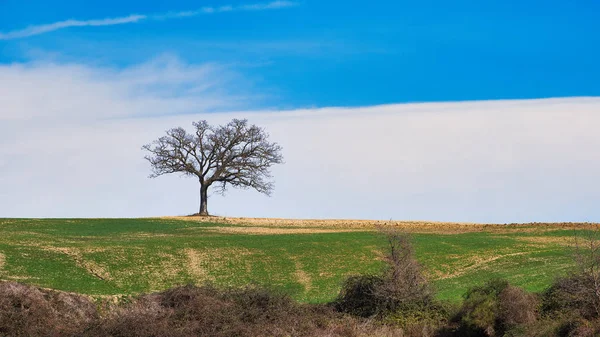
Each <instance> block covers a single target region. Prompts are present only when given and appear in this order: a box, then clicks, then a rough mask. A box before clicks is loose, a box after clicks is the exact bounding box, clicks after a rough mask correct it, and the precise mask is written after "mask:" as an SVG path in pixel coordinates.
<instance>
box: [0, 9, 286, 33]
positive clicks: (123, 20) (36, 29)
mask: <svg viewBox="0 0 600 337" xmlns="http://www.w3.org/2000/svg"><path fill="white" fill-rule="evenodd" d="M296 5H297V3H295V2H291V1H273V2H269V3H259V4H248V5H240V6H219V7H203V8H201V9H198V10H191V11H180V12H169V13H163V14H155V15H146V14H131V15H128V16H123V17H116V18H105V19H94V20H75V19H69V20H64V21H58V22H53V23H49V24H43V25H33V26H29V27H27V28H24V29H19V30H13V31H9V32H5V33H3V32H0V40H13V39H21V38H26V37H30V36H34V35H40V34H44V33H49V32H53V31H56V30H60V29H65V28H70V27H98V26H114V25H123V24H131V23H138V22H141V21H144V20H166V19H176V18H186V17H194V16H198V15H202V14H215V13H225V12H234V11H262V10H270V9H280V8H286V7H292V6H296Z"/></svg>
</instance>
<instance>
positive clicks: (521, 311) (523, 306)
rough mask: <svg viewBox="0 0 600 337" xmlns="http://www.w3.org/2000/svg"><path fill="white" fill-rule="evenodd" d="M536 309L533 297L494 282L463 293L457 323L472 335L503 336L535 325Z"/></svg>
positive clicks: (535, 301)
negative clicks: (511, 331) (521, 326)
mask: <svg viewBox="0 0 600 337" xmlns="http://www.w3.org/2000/svg"><path fill="white" fill-rule="evenodd" d="M538 306H539V305H538V300H537V298H536V297H535V296H534V295H532V294H529V293H527V292H525V291H524V290H522V289H520V288H517V287H513V286H511V285H509V283H508V282H507V281H505V280H499V279H495V280H491V281H488V282H487V283H486V284H485V285H484V286H480V287H474V288H471V289H470V290H469V291H468V292H467V293H466V295H465V300H464V302H463V307H462V309H461V312H460V321H461V324H462V325H463V329H464V330H470V332H469V333H470V334H471V335H487V336H502V335H503V334H504V333H505V332H506V331H508V330H510V329H514V328H516V327H517V326H520V325H525V324H531V323H533V322H535V320H536V319H537V315H538Z"/></svg>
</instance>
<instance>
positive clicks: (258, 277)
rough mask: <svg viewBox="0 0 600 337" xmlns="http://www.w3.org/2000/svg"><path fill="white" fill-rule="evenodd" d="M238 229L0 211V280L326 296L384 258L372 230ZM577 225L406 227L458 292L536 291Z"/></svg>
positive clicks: (440, 285) (561, 260)
mask: <svg viewBox="0 0 600 337" xmlns="http://www.w3.org/2000/svg"><path fill="white" fill-rule="evenodd" d="M228 227H231V228H230V229H235V231H234V230H228ZM249 228H250V229H251V227H249ZM240 229H241V230H240ZM244 229H245V228H244V227H243V226H240V225H235V226H234V225H227V224H223V223H206V222H195V221H182V220H174V219H171V220H165V219H43V220H33V219H0V278H1V279H4V280H14V281H19V282H24V283H29V284H35V285H38V286H41V287H46V288H54V289H59V290H64V291H70V292H77V293H83V294H89V295H95V296H100V295H130V294H138V293H143V292H151V291H157V290H163V289H166V288H169V287H172V286H176V285H182V284H187V283H195V284H202V283H205V282H210V283H213V284H216V285H223V286H243V285H247V284H252V283H255V284H262V285H268V286H270V287H273V288H276V289H279V290H282V291H285V292H286V293H288V294H290V295H291V296H292V297H294V298H296V299H298V300H300V301H304V302H326V301H329V300H331V299H333V298H334V297H335V296H336V294H337V293H338V291H339V287H340V284H341V282H342V281H343V279H344V278H345V277H346V276H347V275H350V274H361V273H375V272H377V271H378V270H380V268H381V266H382V262H381V258H380V257H381V255H382V252H383V251H384V250H385V242H384V240H383V238H382V237H381V236H380V235H379V234H378V233H377V232H376V231H373V230H367V229H363V230H354V231H340V230H336V229H332V230H331V232H329V233H326V232H320V233H311V230H309V229H306V232H304V233H298V232H299V231H293V230H289V228H288V229H285V228H281V230H277V228H274V229H273V231H272V232H269V231H262V232H260V231H259V232H253V231H248V232H244V231H243V230H244ZM576 232H577V231H576V230H571V229H563V228H561V227H556V228H552V227H544V228H541V227H540V228H538V227H536V226H520V227H510V226H509V227H506V229H503V230H499V231H489V232H485V231H484V232H479V231H476V232H452V231H449V232H448V233H444V232H443V231H442V232H438V233H414V234H413V242H414V245H415V248H416V251H417V257H418V259H419V261H420V262H421V263H422V264H423V266H424V267H425V269H426V272H427V275H428V276H429V278H430V280H432V282H433V283H434V285H435V287H436V289H437V291H438V297H439V298H441V299H449V300H459V299H460V298H461V296H462V294H463V293H464V292H465V290H466V289H467V288H469V287H471V286H473V285H480V284H482V283H483V282H484V281H485V280H487V279H490V278H492V277H503V278H506V279H508V280H510V281H511V282H513V283H514V284H515V285H519V286H523V287H525V288H526V289H527V290H530V291H541V290H543V289H544V288H545V287H547V286H548V285H549V283H550V282H551V281H552V280H553V279H554V278H555V277H556V276H558V275H562V274H565V273H567V272H568V271H569V270H570V268H572V266H573V259H572V256H571V253H572V247H571V245H572V243H573V236H574V234H575V233H576Z"/></svg>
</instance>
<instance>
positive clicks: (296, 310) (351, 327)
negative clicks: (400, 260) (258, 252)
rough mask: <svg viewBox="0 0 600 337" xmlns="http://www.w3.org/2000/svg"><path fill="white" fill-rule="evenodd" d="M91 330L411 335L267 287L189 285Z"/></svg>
mask: <svg viewBox="0 0 600 337" xmlns="http://www.w3.org/2000/svg"><path fill="white" fill-rule="evenodd" d="M85 336H90V337H91V336H115V337H119V336H134V337H142V336H166V337H179V336H181V337H183V336H215V337H219V336H241V337H242V336H348V337H354V336H408V335H404V334H403V332H402V330H401V329H399V328H394V327H389V326H383V325H378V324H375V323H373V322H369V321H361V320H359V319H356V318H351V317H347V316H346V317H345V316H342V315H340V314H339V313H337V312H335V311H334V310H333V309H332V308H331V307H328V306H324V305H305V304H298V303H296V302H294V301H293V300H291V299H290V298H289V297H287V296H285V295H279V294H276V293H273V292H271V291H268V290H265V289H262V288H256V287H254V288H246V289H241V290H226V291H223V290H217V289H215V288H213V287H195V286H185V287H179V288H173V289H170V290H167V291H164V292H161V293H157V294H152V295H147V296H142V297H140V298H138V299H135V300H133V302H131V303H129V304H127V305H123V306H121V307H119V308H117V309H116V310H113V311H112V312H111V313H110V314H109V315H108V316H107V317H105V318H104V319H103V320H101V321H100V323H99V324H98V325H96V326H94V327H93V328H91V329H90V330H88V331H87V332H86V334H85Z"/></svg>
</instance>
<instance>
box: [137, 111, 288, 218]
mask: <svg viewBox="0 0 600 337" xmlns="http://www.w3.org/2000/svg"><path fill="white" fill-rule="evenodd" d="M193 125H194V127H195V128H196V130H195V132H194V133H188V132H187V131H186V130H185V129H183V128H180V127H179V128H174V129H170V130H167V132H166V136H162V137H160V138H158V139H157V140H155V141H153V142H152V143H150V144H147V145H144V146H143V147H142V149H143V150H145V151H148V152H149V154H148V155H147V156H145V157H144V158H146V160H148V162H150V165H151V166H152V174H151V175H150V177H151V178H156V177H158V176H161V175H163V174H168V173H177V172H179V173H183V174H185V175H190V176H195V177H198V180H199V182H200V211H199V214H200V215H208V208H207V200H208V188H209V187H210V186H212V185H213V184H215V183H216V184H217V186H218V187H219V192H221V193H224V192H225V190H226V188H227V185H231V186H234V187H239V188H253V189H255V190H257V191H259V192H261V193H264V194H267V195H270V193H271V191H272V190H273V182H272V181H270V180H269V178H271V174H270V168H271V166H272V165H273V164H280V163H282V162H283V156H282V155H281V146H279V145H278V144H277V143H272V142H269V141H268V138H269V135H268V134H267V133H266V131H265V130H264V129H262V128H259V127H258V126H256V125H249V124H248V121H247V120H246V119H233V120H232V121H231V122H229V123H228V124H226V125H219V126H211V125H209V124H208V123H207V122H206V121H204V120H202V121H199V122H194V123H193Z"/></svg>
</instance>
